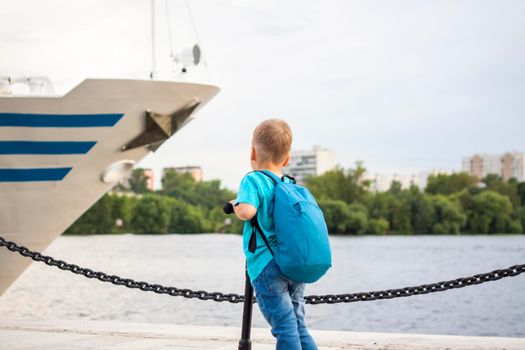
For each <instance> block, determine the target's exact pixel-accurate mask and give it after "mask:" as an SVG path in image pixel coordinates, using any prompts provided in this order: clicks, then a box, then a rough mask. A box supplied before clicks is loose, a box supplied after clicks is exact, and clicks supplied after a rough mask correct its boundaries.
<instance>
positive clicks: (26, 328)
mask: <svg viewBox="0 0 525 350" xmlns="http://www.w3.org/2000/svg"><path fill="white" fill-rule="evenodd" d="M311 334H312V336H313V337H314V339H315V340H316V342H317V343H318V345H319V349H320V350H335V349H360V350H380V349H390V350H401V349H403V350H416V349H417V350H423V349H424V350H445V349H448V350H489V349H490V350H504V349H505V350H521V349H524V348H525V338H511V337H473V336H456V335H428V334H408V333H406V334H405V333H374V332H345V331H319V330H312V331H311ZM239 338H240V327H215V326H192V325H174V324H159V323H125V322H108V321H69V320H67V321H66V320H45V321H33V320H24V319H2V318H0V343H2V344H3V346H5V347H6V349H9V350H22V349H27V348H32V347H38V348H39V349H64V348H67V349H70V350H83V349H93V348H97V349H107V350H123V349H135V350H140V349H152V348H154V349H160V350H161V349H172V350H174V349H175V350H177V349H178V350H185V349H196V348H198V349H216V350H226V349H234V348H237V344H238V341H239ZM252 343H253V348H254V349H264V350H269V349H274V346H275V345H274V344H275V341H274V339H273V337H272V336H271V334H270V330H269V329H268V328H253V329H252Z"/></svg>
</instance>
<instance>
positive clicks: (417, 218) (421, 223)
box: [403, 186, 436, 233]
mask: <svg viewBox="0 0 525 350" xmlns="http://www.w3.org/2000/svg"><path fill="white" fill-rule="evenodd" d="M403 196H404V197H405V198H406V201H407V202H408V206H409V207H410V213H411V217H412V219H411V222H410V223H411V226H412V229H413V230H414V232H415V233H430V232H431V231H432V226H433V224H434V221H435V220H436V219H435V216H436V212H435V209H434V205H433V204H432V199H431V197H430V196H429V195H427V194H424V193H422V192H421V191H420V190H419V188H418V187H417V186H411V187H410V189H409V190H408V191H406V192H405V193H404V194H403Z"/></svg>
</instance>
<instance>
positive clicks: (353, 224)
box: [346, 203, 368, 235]
mask: <svg viewBox="0 0 525 350" xmlns="http://www.w3.org/2000/svg"><path fill="white" fill-rule="evenodd" d="M348 209H349V213H350V215H349V217H348V220H347V224H346V225H347V227H346V231H347V232H348V233H350V234H356V235H362V234H364V233H366V231H367V229H368V210H367V209H366V207H365V206H364V205H362V204H358V203H352V204H350V205H349V206H348Z"/></svg>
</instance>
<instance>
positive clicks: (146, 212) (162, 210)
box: [131, 194, 170, 233]
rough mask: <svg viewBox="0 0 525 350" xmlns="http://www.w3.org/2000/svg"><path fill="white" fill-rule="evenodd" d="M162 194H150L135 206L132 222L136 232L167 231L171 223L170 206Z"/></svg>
mask: <svg viewBox="0 0 525 350" xmlns="http://www.w3.org/2000/svg"><path fill="white" fill-rule="evenodd" d="M168 203H169V202H168V200H167V199H166V198H163V197H162V196H158V195H153V194H148V195H144V196H143V197H142V198H140V199H139V201H138V203H137V204H136V205H135V207H134V208H133V218H132V219H131V224H132V227H133V229H134V232H136V233H166V232H167V231H168V226H169V224H170V207H169V204H168Z"/></svg>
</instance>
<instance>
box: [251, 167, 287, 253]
mask: <svg viewBox="0 0 525 350" xmlns="http://www.w3.org/2000/svg"><path fill="white" fill-rule="evenodd" d="M254 172H256V173H261V174H264V175H266V176H267V177H269V178H270V179H271V180H272V182H273V184H274V185H275V186H277V184H278V183H279V182H281V181H284V178H285V177H287V178H289V179H290V180H292V182H293V183H295V179H294V178H293V177H291V176H288V175H284V176H283V177H282V178H279V177H278V176H277V175H275V174H274V173H272V172H271V171H269V170H255V171H254ZM250 223H251V224H252V227H253V231H252V235H251V237H250V242H249V243H248V250H249V251H250V253H254V252H255V250H256V249H257V231H258V232H259V234H260V235H261V238H262V239H263V241H264V244H266V246H267V247H268V250H269V251H270V253H271V254H272V256H273V250H272V248H271V247H270V243H269V242H268V237H266V235H265V234H264V232H263V230H262V229H261V225H259V221H258V220H257V214H255V216H254V217H253V218H252V219H251V220H250Z"/></svg>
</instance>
